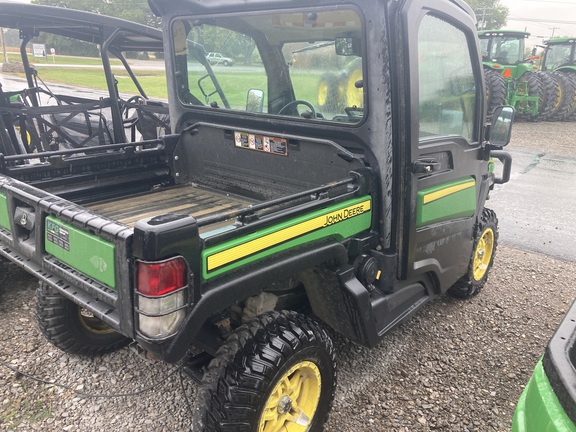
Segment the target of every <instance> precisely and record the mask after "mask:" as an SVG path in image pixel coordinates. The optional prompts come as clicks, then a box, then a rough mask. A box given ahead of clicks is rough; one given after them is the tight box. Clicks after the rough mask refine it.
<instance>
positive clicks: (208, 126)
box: [0, 0, 514, 432]
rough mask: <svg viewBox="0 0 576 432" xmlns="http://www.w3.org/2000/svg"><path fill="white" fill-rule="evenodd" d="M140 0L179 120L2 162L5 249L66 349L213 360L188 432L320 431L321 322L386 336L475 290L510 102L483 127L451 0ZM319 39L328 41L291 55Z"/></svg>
mask: <svg viewBox="0 0 576 432" xmlns="http://www.w3.org/2000/svg"><path fill="white" fill-rule="evenodd" d="M150 6H151V7H152V10H153V11H154V12H155V13H156V14H157V15H159V16H161V17H162V19H163V22H164V41H165V49H164V52H165V58H166V71H167V76H168V88H169V106H170V118H171V121H172V130H173V131H174V132H175V133H174V134H172V135H167V136H164V137H162V138H161V139H156V140H150V141H145V142H142V143H128V144H123V145H119V146H116V147H113V148H108V149H107V151H106V152H98V153H96V154H94V155H78V154H77V153H76V152H77V151H75V150H74V151H59V152H46V153H42V154H39V155H38V154H37V155H34V157H36V158H38V157H41V159H40V161H39V163H36V164H34V163H32V162H33V161H32V157H26V156H25V157H22V156H20V155H18V156H3V157H1V158H0V162H1V165H0V170H1V172H2V175H0V255H1V256H3V257H5V258H7V259H9V260H11V261H13V262H14V263H16V264H17V265H19V266H21V267H23V268H24V269H26V270H27V271H29V272H30V273H32V274H33V275H35V276H36V277H37V278H38V279H39V280H40V285H39V288H38V306H37V316H38V322H39V324H40V327H41V329H42V331H43V333H44V334H45V335H46V337H47V338H48V339H49V340H50V341H51V342H52V343H54V344H55V345H56V346H58V347H60V348H62V349H64V350H66V351H69V352H74V353H80V354H86V355H93V354H98V353H102V352H105V351H109V350H112V349H115V348H117V347H119V346H121V345H123V344H125V343H126V342H127V341H129V340H134V341H135V342H136V344H137V346H138V347H139V348H140V350H141V351H142V352H143V353H144V354H145V355H147V356H148V357H149V358H155V359H158V360H163V361H166V362H182V364H185V365H186V370H188V371H189V372H190V374H191V375H193V376H195V373H194V371H200V372H204V376H203V379H202V386H201V389H200V390H199V391H198V393H197V395H196V398H195V402H194V404H195V407H194V414H195V415H194V420H193V424H194V430H198V431H199V430H209V431H225V430H226V431H229V430H235V431H240V430H242V431H280V430H290V431H314V432H316V431H320V430H321V429H322V425H323V423H324V421H325V419H326V415H327V413H328V411H329V408H330V405H331V403H332V399H333V397H334V391H335V388H336V376H337V375H336V361H335V358H336V353H335V351H334V346H333V343H332V341H331V338H330V336H329V332H328V331H327V330H326V328H325V327H326V326H328V327H331V328H332V329H333V331H335V332H338V333H340V334H342V335H343V336H345V337H346V338H348V339H349V340H350V341H353V342H356V343H360V344H363V345H366V346H375V345H376V344H378V342H379V341H380V340H381V339H382V337H384V335H385V334H386V333H387V332H389V331H390V330H391V329H393V328H394V327H395V326H397V325H398V324H399V323H401V322H403V321H404V320H405V319H407V318H408V317H410V316H411V315H413V314H414V313H415V312H416V311H417V310H418V309H419V308H420V307H422V306H423V305H425V304H426V303H427V302H429V301H430V300H431V299H433V298H434V297H435V296H438V295H441V294H442V293H445V292H446V291H449V292H451V293H452V294H454V295H456V296H458V297H470V296H473V295H475V294H477V293H478V291H479V290H480V289H481V288H482V287H483V285H484V284H485V282H486V279H487V277H488V273H489V270H490V267H491V266H492V263H493V259H494V254H495V252H496V246H497V241H498V224H497V218H496V215H495V213H494V212H493V211H492V210H490V209H488V208H486V207H485V203H486V199H487V198H488V195H489V193H490V191H491V190H492V189H493V187H494V185H495V184H496V183H503V182H506V181H507V180H508V178H509V174H510V165H511V158H510V157H509V155H508V154H507V153H505V152H503V151H502V150H501V147H502V146H504V145H506V144H507V143H508V141H509V138H510V130H511V125H512V120H513V114H514V110H513V108H511V107H500V108H498V109H496V110H495V111H494V114H493V122H492V124H491V125H486V124H485V123H484V121H485V114H486V104H485V92H484V80H483V74H482V63H481V60H480V55H479V49H478V39H477V36H476V29H475V19H474V14H473V12H472V10H471V9H470V8H469V7H468V6H467V5H466V4H465V3H464V2H461V1H459V0H429V1H419V0H409V1H399V2H397V1H390V2H383V1H376V0H371V1H368V0H351V1H349V2H347V3H346V4H343V3H342V2H340V1H334V0H316V1H314V2H312V3H311V2H308V1H306V2H305V1H301V0H296V1H294V0H275V1H260V2H246V1H244V0H227V1H220V2H206V1H204V0H180V1H173V0H151V1H150ZM223 39H226V40H228V41H234V43H235V44H237V45H238V47H239V48H242V50H243V52H250V51H257V52H258V53H259V55H260V57H261V59H262V63H261V64H258V65H252V66H250V67H249V68H247V69H246V70H244V71H240V70H234V71H230V69H229V68H219V69H218V70H216V69H214V70H213V69H212V68H211V67H210V65H209V64H208V62H207V60H206V52H205V50H204V45H206V46H218V43H217V42H218V41H221V40H223ZM321 42H325V43H327V44H328V43H329V42H330V43H331V45H332V49H330V50H312V51H311V52H310V55H309V57H308V58H307V60H306V62H300V64H299V65H298V66H297V67H296V66H295V65H294V64H293V63H292V61H291V60H292V53H293V52H295V51H297V50H300V49H302V48H304V47H306V46H312V45H317V44H318V43H321ZM340 56H345V57H348V58H349V59H350V60H354V59H357V62H358V63H359V65H360V66H361V68H360V70H361V75H360V78H359V79H357V80H356V82H355V85H354V87H355V89H356V92H357V95H359V96H360V98H361V100H362V104H361V106H359V105H355V106H346V107H343V108H342V109H341V111H337V112H332V113H326V112H322V111H320V110H319V109H317V107H315V106H314V104H313V101H316V100H317V96H318V95H317V90H318V80H319V79H320V77H321V76H322V70H323V69H324V68H325V67H327V65H331V64H336V63H338V62H337V59H338V57H340ZM73 152H74V153H76V157H69V156H70V155H71V154H72V153H73ZM495 159H499V160H501V161H503V167H502V168H503V171H502V174H501V175H498V176H497V175H496V174H495V173H494V172H493V171H492V169H491V167H492V160H495ZM23 161H28V162H30V163H23ZM37 162H38V161H37ZM193 347H196V348H199V349H200V350H203V351H204V352H205V353H204V354H198V355H195V356H192V355H191V353H192V352H194V350H193ZM196 351H197V350H196ZM206 359H212V360H211V362H210V364H209V365H208V366H207V369H203V367H204V363H205V360H206Z"/></svg>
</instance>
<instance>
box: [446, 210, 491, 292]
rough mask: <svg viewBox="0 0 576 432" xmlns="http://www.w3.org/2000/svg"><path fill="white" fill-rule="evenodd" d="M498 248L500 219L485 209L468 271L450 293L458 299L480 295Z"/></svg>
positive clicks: (478, 224)
mask: <svg viewBox="0 0 576 432" xmlns="http://www.w3.org/2000/svg"><path fill="white" fill-rule="evenodd" d="M497 246H498V218H497V217H496V213H495V212H494V211H493V210H491V209H488V208H485V209H484V210H482V215H481V216H480V220H479V221H478V223H477V224H476V227H475V229H474V245H473V248H472V257H471V259H470V264H469V265H468V270H467V271H466V274H465V275H464V276H462V277H461V278H460V279H459V280H458V281H457V282H456V283H455V284H454V285H453V286H452V287H450V289H449V290H448V293H449V294H450V295H452V296H454V297H458V298H469V297H472V296H475V295H476V294H478V293H479V292H480V290H481V289H482V287H484V285H485V284H486V281H487V280H488V274H489V273H490V269H491V268H492V265H493V264H494V256H495V255H496V248H497Z"/></svg>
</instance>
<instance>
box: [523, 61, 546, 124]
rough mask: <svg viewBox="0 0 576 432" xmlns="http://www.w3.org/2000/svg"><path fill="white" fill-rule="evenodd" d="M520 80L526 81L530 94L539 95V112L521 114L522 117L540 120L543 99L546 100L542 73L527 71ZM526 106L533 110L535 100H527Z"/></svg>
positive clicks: (528, 119)
mask: <svg viewBox="0 0 576 432" xmlns="http://www.w3.org/2000/svg"><path fill="white" fill-rule="evenodd" d="M519 81H526V89H527V90H528V96H537V97H538V102H537V103H538V109H537V111H538V114H528V113H526V114H521V118H523V119H524V120H527V121H532V122H534V121H538V120H540V112H541V109H542V107H541V106H540V105H541V101H542V100H544V85H543V84H542V80H541V79H540V75H539V74H537V73H536V72H525V73H523V74H522V76H521V77H520V79H519ZM526 104H527V106H526V108H527V109H529V110H532V109H533V108H534V107H533V105H534V104H535V103H534V102H526Z"/></svg>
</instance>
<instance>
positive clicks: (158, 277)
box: [138, 258, 188, 297]
mask: <svg viewBox="0 0 576 432" xmlns="http://www.w3.org/2000/svg"><path fill="white" fill-rule="evenodd" d="M187 283H188V278H187V276H186V261H184V259H182V258H174V259H172V260H170V261H163V262H152V263H151V262H143V261H140V262H139V263H138V291H139V292H140V293H141V294H144V295H145V296H149V297H159V296H163V295H165V294H168V293H171V292H172V291H175V290H177V289H180V288H182V287H184V286H186V285H187Z"/></svg>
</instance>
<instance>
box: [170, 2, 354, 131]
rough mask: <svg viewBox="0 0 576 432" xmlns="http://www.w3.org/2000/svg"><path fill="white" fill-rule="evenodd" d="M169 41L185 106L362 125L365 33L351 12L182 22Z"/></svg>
mask: <svg viewBox="0 0 576 432" xmlns="http://www.w3.org/2000/svg"><path fill="white" fill-rule="evenodd" d="M172 35H173V38H174V43H173V46H174V51H175V52H174V54H175V56H174V57H175V68H176V79H177V85H178V96H179V99H180V101H181V102H182V103H183V104H186V105H195V106H204V107H206V108H208V109H226V110H232V111H242V112H251V113H261V114H265V115H276V116H278V115H279V116H290V117H298V118H300V119H306V120H314V121H338V122H347V123H358V122H359V121H361V120H362V118H363V115H364V109H363V108H364V99H365V86H364V80H363V74H362V57H361V54H362V45H363V41H362V36H363V31H362V25H361V20H360V17H359V16H358V14H357V13H356V12H355V11H353V10H341V9H339V10H322V11H309V12H304V13H301V12H300V13H294V12H286V13H274V14H258V15H233V16H230V15H228V16H226V17H222V18H219V17H211V18H209V19H205V18H202V19H199V18H194V19H182V20H178V21H176V22H175V23H174V24H173V27H172Z"/></svg>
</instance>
